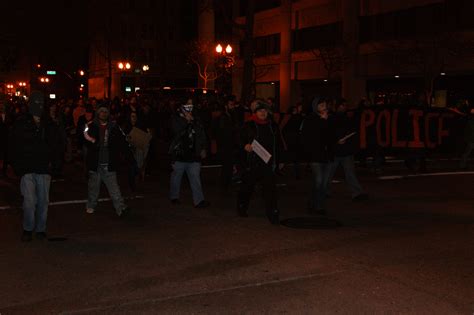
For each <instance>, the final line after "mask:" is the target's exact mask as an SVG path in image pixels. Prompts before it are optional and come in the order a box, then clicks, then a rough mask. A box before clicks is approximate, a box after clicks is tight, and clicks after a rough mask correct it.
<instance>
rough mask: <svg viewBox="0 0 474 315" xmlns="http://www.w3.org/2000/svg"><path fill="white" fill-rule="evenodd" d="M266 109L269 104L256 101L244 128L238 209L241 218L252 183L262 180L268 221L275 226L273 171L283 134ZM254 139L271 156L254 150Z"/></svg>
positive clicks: (250, 194)
mask: <svg viewBox="0 0 474 315" xmlns="http://www.w3.org/2000/svg"><path fill="white" fill-rule="evenodd" d="M269 112H270V109H269V107H268V104H266V103H264V102H263V101H257V103H256V104H255V107H254V114H253V116H252V117H251V118H250V120H249V121H247V122H246V123H245V125H244V128H243V132H242V136H241V143H242V148H243V149H244V151H245V152H246V153H247V167H246V170H245V172H244V174H243V175H242V183H241V185H240V191H239V193H238V197H237V212H238V214H239V216H240V217H247V216H248V214H247V210H248V208H249V204H250V198H251V196H252V193H253V191H254V189H255V184H256V183H257V182H261V183H262V186H263V198H264V200H265V212H266V215H267V218H268V220H269V221H270V223H272V224H275V225H277V224H279V223H280V212H279V211H278V208H277V193H276V175H275V170H276V167H277V165H278V161H277V159H278V157H279V153H280V151H281V148H282V141H281V140H282V137H281V134H280V130H279V128H278V126H277V125H276V124H275V123H274V122H273V121H272V120H271V118H270V116H269ZM256 142H258V143H259V144H260V146H261V147H263V149H264V150H265V151H266V152H267V153H268V154H270V155H271V156H269V159H267V160H266V161H265V160H264V159H263V158H262V157H260V156H259V155H258V154H257V153H256V150H255V144H256ZM263 152H264V151H263ZM267 157H268V156H267Z"/></svg>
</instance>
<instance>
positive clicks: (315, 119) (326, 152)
mask: <svg viewBox="0 0 474 315" xmlns="http://www.w3.org/2000/svg"><path fill="white" fill-rule="evenodd" d="M301 141H302V144H303V150H304V160H306V161H307V162H312V163H314V162H315V163H328V162H330V161H332V160H333V159H334V144H335V142H336V139H335V134H334V129H333V126H332V123H331V120H330V119H322V118H321V117H319V115H318V114H314V113H313V114H311V115H309V116H308V117H306V119H305V120H304V121H303V124H302V128H301Z"/></svg>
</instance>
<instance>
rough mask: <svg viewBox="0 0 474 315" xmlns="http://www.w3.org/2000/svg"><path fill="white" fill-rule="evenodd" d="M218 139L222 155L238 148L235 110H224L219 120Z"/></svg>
mask: <svg viewBox="0 0 474 315" xmlns="http://www.w3.org/2000/svg"><path fill="white" fill-rule="evenodd" d="M215 133H216V140H217V150H218V152H219V154H220V155H228V154H232V152H234V151H235V149H236V140H237V128H236V121H235V116H234V115H233V112H224V113H222V115H221V116H220V117H219V120H218V122H217V129H216V131H215Z"/></svg>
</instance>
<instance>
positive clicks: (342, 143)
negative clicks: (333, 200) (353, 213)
mask: <svg viewBox="0 0 474 315" xmlns="http://www.w3.org/2000/svg"><path fill="white" fill-rule="evenodd" d="M332 122H333V126H334V132H335V136H336V140H337V143H336V145H335V146H334V161H332V162H331V165H330V169H329V177H328V188H327V193H328V194H329V187H330V185H331V181H332V179H333V177H334V174H335V173H336V170H337V168H338V167H339V165H341V166H342V168H343V169H344V177H345V181H346V184H347V185H348V186H349V188H350V190H351V193H352V200H354V201H361V200H366V199H367V198H368V195H367V194H366V193H364V191H363V189H362V187H361V186H360V183H359V180H358V179H357V176H356V173H355V166H354V154H355V153H356V151H357V144H358V143H357V133H356V132H355V130H356V126H355V125H354V124H355V122H352V121H351V120H350V119H349V117H348V116H347V104H346V101H345V100H344V99H341V100H340V101H338V103H337V104H336V113H335V115H334V116H333V118H332Z"/></svg>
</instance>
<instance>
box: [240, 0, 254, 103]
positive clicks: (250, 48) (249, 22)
mask: <svg viewBox="0 0 474 315" xmlns="http://www.w3.org/2000/svg"><path fill="white" fill-rule="evenodd" d="M254 19H255V0H249V1H248V5H247V14H246V19H245V33H244V34H245V35H244V69H243V77H242V94H241V96H240V100H241V102H242V105H244V106H246V105H248V104H249V103H250V101H251V97H252V85H253V84H254V80H255V78H254V77H253V67H254V64H253V55H254V40H253V26H254Z"/></svg>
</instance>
